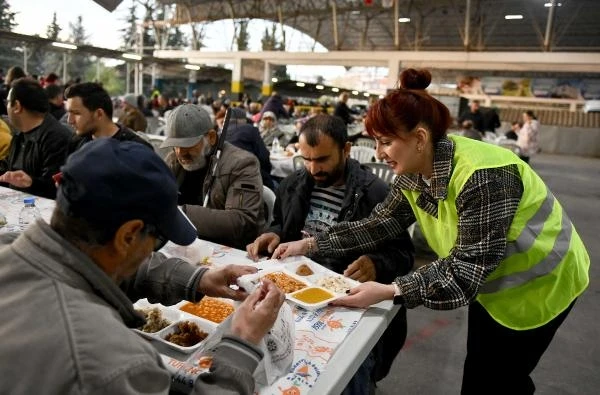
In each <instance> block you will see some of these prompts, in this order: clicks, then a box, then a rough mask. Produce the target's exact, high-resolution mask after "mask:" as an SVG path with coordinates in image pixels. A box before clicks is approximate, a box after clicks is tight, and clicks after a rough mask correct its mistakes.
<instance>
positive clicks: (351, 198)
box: [288, 158, 376, 218]
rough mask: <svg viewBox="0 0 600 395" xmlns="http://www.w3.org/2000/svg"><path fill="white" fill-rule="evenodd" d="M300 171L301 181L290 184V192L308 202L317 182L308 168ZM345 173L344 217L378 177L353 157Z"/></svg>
mask: <svg viewBox="0 0 600 395" xmlns="http://www.w3.org/2000/svg"><path fill="white" fill-rule="evenodd" d="M299 171H300V177H299V178H298V180H299V182H298V183H296V184H295V185H294V184H290V185H289V187H288V192H289V193H290V194H294V193H295V194H296V195H297V196H301V197H303V198H304V199H305V200H306V201H307V202H308V201H310V195H311V193H312V190H313V187H314V185H315V182H314V179H313V178H312V177H311V176H310V174H309V173H308V171H307V170H306V169H302V170H299ZM344 173H345V174H344V175H345V177H346V181H345V186H346V193H345V195H344V201H343V202H342V207H341V209H340V216H339V218H344V217H345V216H346V212H347V210H348V209H349V208H350V206H351V205H352V204H356V202H358V200H359V199H360V198H361V197H362V196H363V195H364V194H365V192H364V189H367V188H368V187H369V186H370V185H371V184H372V183H373V180H375V179H376V176H375V175H374V174H373V173H371V172H370V171H365V170H364V169H363V168H362V167H361V166H360V163H359V162H358V161H356V160H354V159H351V158H348V160H346V168H345V169H344Z"/></svg>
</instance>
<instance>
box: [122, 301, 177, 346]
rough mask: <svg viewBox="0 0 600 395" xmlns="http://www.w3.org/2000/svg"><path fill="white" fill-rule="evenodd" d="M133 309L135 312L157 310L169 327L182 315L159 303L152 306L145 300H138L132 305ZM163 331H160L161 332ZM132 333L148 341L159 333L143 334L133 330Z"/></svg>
mask: <svg viewBox="0 0 600 395" xmlns="http://www.w3.org/2000/svg"><path fill="white" fill-rule="evenodd" d="M133 307H134V308H135V309H136V310H146V309H152V308H157V309H158V310H160V312H161V313H162V316H163V318H165V319H166V320H168V321H169V322H170V325H171V324H173V323H174V322H176V321H179V320H180V319H181V316H182V314H181V313H182V312H180V311H179V310H177V309H176V308H173V307H168V306H164V305H162V304H160V303H156V304H152V303H150V302H148V300H147V299H140V300H138V301H137V302H135V303H134V304H133ZM163 329H165V328H163ZM163 329H161V330H163ZM134 331H135V332H137V333H139V334H140V335H141V336H143V337H145V338H148V339H155V338H156V336H157V334H158V333H159V332H160V331H156V332H153V333H150V332H144V331H142V330H140V329H134Z"/></svg>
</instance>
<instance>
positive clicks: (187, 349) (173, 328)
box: [158, 314, 217, 354]
mask: <svg viewBox="0 0 600 395" xmlns="http://www.w3.org/2000/svg"><path fill="white" fill-rule="evenodd" d="M190 324H191V326H192V327H193V325H195V328H197V329H198V330H199V331H201V332H203V333H204V334H205V335H206V336H204V337H203V338H202V340H200V341H198V342H196V343H194V344H192V345H190V346H182V345H179V344H175V343H173V342H172V341H169V340H168V339H169V338H170V337H172V336H176V335H181V332H180V329H181V328H185V329H189V328H190V327H191V326H190ZM216 328H217V324H215V323H214V322H210V321H208V320H204V319H202V318H199V317H192V316H188V315H187V314H186V315H185V316H183V317H182V319H180V320H179V321H177V322H174V323H173V324H171V325H169V326H168V327H166V328H165V329H163V330H161V331H160V332H158V339H159V340H160V341H161V342H163V343H164V344H166V345H167V346H169V347H170V348H172V349H174V350H177V351H180V352H182V353H186V354H188V353H191V352H192V351H195V350H197V349H198V348H199V347H200V346H201V345H202V344H203V343H204V340H206V339H207V338H208V336H210V335H211V334H212V333H213V332H214V331H215V329H216Z"/></svg>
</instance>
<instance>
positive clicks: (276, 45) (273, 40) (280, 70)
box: [261, 24, 290, 80]
mask: <svg viewBox="0 0 600 395" xmlns="http://www.w3.org/2000/svg"><path fill="white" fill-rule="evenodd" d="M281 36H282V39H281V40H279V39H278V38H277V26H276V25H275V24H272V25H271V30H269V28H268V27H266V28H265V32H264V34H263V37H262V39H261V43H262V50H263V51H285V30H283V27H282V28H281ZM273 76H274V77H276V78H278V79H279V80H289V79H290V76H289V75H288V73H287V67H286V66H285V65H282V66H273Z"/></svg>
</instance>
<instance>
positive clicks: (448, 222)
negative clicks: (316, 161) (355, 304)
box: [402, 136, 590, 330]
mask: <svg viewBox="0 0 600 395" xmlns="http://www.w3.org/2000/svg"><path fill="white" fill-rule="evenodd" d="M449 139H450V140H452V141H453V142H454V157H453V159H452V174H451V177H450V181H449V185H448V195H447V197H446V199H444V200H440V201H439V202H438V215H437V218H435V217H433V216H431V215H430V214H428V213H427V212H425V211H424V210H422V209H421V208H419V207H418V206H417V205H416V201H417V199H418V197H419V194H420V193H419V192H417V191H411V190H402V192H403V193H404V196H406V198H407V199H408V201H409V202H410V205H411V206H412V209H413V212H414V213H415V216H416V218H417V222H418V223H419V225H420V227H421V230H422V232H423V235H424V236H425V238H426V239H427V242H428V243H429V246H430V247H431V248H432V249H433V250H434V251H435V252H436V254H437V255H438V256H439V257H441V258H443V257H447V256H448V255H449V254H450V251H451V249H452V248H453V247H454V245H455V244H456V238H457V235H458V214H457V211H456V198H457V196H458V195H459V193H460V192H461V190H462V188H463V186H464V185H465V183H466V182H467V180H468V179H469V178H470V177H471V175H472V174H473V173H474V172H475V171H476V170H479V169H487V168H494V167H503V166H508V165H511V164H515V165H517V167H518V169H519V174H520V175H521V180H522V182H523V189H524V190H523V196H522V197H521V201H520V202H519V206H518V208H517V212H516V213H515V217H514V219H513V221H512V223H511V225H510V228H509V230H508V234H507V245H506V251H505V254H504V258H503V259H502V261H501V263H500V265H499V266H498V267H497V268H496V270H494V271H493V272H492V273H491V274H490V275H489V276H488V278H487V279H486V282H485V283H484V284H482V286H481V287H480V289H479V294H478V295H477V300H478V301H479V302H480V303H481V304H482V305H483V307H484V308H485V309H486V310H487V311H488V312H489V313H490V315H491V316H492V317H493V318H494V319H495V320H496V321H497V322H498V323H500V324H502V325H504V326H506V327H508V328H512V329H516V330H525V329H532V328H537V327H539V326H542V325H544V324H546V323H548V322H549V321H551V320H552V319H553V318H555V317H556V316H557V315H559V314H560V313H561V312H563V311H564V310H565V309H566V308H567V307H568V306H569V305H570V304H571V302H573V300H574V299H575V298H576V297H578V296H579V295H580V294H581V293H582V292H583V291H584V290H585V288H587V285H588V283H589V275H588V272H589V266H590V258H589V256H588V253H587V251H586V249H585V246H584V245H583V242H582V240H581V238H580V237H579V234H578V233H577V231H576V230H575V227H574V226H573V224H572V223H571V221H570V219H569V218H568V216H567V214H566V213H565V212H564V210H563V209H562V207H561V205H560V203H559V202H558V200H556V199H555V198H554V196H553V195H552V193H551V192H550V190H549V189H548V188H547V187H546V185H545V184H544V182H543V181H542V179H541V178H540V177H539V176H538V175H537V174H536V173H535V172H534V171H533V170H531V168H530V167H529V166H528V165H527V164H526V163H525V162H523V161H521V160H520V159H519V158H518V157H517V156H516V155H514V154H513V153H512V152H511V151H509V150H507V149H505V148H501V147H498V146H495V145H492V144H488V143H483V142H479V141H475V140H472V139H468V138H464V137H459V136H449Z"/></svg>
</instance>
